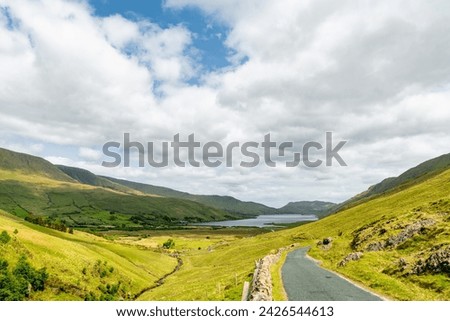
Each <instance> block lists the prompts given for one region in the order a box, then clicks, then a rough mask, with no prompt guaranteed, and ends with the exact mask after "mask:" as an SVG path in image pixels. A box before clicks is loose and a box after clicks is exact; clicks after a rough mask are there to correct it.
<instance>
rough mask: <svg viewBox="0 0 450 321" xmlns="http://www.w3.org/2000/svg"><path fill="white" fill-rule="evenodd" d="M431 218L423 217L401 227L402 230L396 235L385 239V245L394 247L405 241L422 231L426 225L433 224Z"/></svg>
mask: <svg viewBox="0 0 450 321" xmlns="http://www.w3.org/2000/svg"><path fill="white" fill-rule="evenodd" d="M435 223H436V222H435V221H434V220H433V219H425V220H421V221H418V222H415V223H412V224H410V225H407V226H405V227H403V230H402V231H401V232H400V233H398V234H397V235H393V236H391V237H389V238H388V239H387V240H386V243H385V247H390V248H393V247H396V246H397V245H399V244H401V243H403V242H405V241H406V240H408V239H410V238H411V237H413V236H414V235H416V234H418V233H421V232H423V231H424V230H425V229H426V228H427V227H428V226H431V225H434V224H435Z"/></svg>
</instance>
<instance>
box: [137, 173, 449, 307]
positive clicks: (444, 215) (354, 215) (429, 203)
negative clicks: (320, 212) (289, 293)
mask: <svg viewBox="0 0 450 321" xmlns="http://www.w3.org/2000/svg"><path fill="white" fill-rule="evenodd" d="M449 216H450V171H449V170H447V171H445V172H443V173H441V174H439V175H437V176H434V177H433V178H431V179H428V180H426V181H423V182H421V183H419V184H417V185H414V186H410V187H409V188H407V189H404V190H402V191H400V192H397V193H395V194H390V195H386V196H382V197H378V198H375V199H372V200H370V201H368V202H366V203H363V204H360V205H358V206H356V207H352V208H351V209H348V210H345V211H343V212H340V213H337V214H336V215H332V216H330V217H327V218H324V219H322V220H320V221H317V222H314V223H310V224H306V225H303V226H300V227H298V228H294V229H289V230H283V231H279V232H273V233H268V234H264V235H260V236H256V237H253V238H247V239H242V240H238V241H233V242H225V243H223V244H221V245H218V246H215V247H213V248H212V249H211V251H207V250H201V251H197V252H192V253H191V254H189V255H187V256H186V257H184V260H185V264H184V265H183V267H182V269H181V270H180V271H179V272H177V273H176V274H174V275H173V276H171V277H170V278H168V279H167V280H166V282H165V284H164V285H163V286H161V287H159V288H156V289H154V290H152V291H150V292H148V293H146V294H145V295H144V296H143V297H142V298H141V299H152V300H158V299H161V300H200V299H234V300H239V298H240V292H241V290H242V285H243V282H244V281H245V280H249V279H250V278H251V274H252V271H253V268H254V261H255V260H256V259H258V258H261V257H262V256H264V255H266V254H267V253H269V252H270V251H273V250H274V249H277V248H279V247H282V246H287V245H290V244H292V243H297V244H298V245H303V246H311V247H312V249H311V251H310V254H311V255H312V256H313V257H315V258H317V259H320V260H321V261H322V262H323V265H324V266H325V267H327V268H330V269H333V270H336V271H338V272H339V273H342V274H344V275H346V276H348V277H349V278H351V279H353V280H355V281H357V282H359V283H361V284H363V285H365V286H367V287H369V288H372V289H373V290H374V291H375V292H377V293H379V294H382V295H386V296H388V297H390V298H393V299H400V300H449V299H450V280H449V272H448V270H447V272H445V263H444V265H443V266H442V267H443V268H444V271H443V272H437V271H435V272H433V271H431V270H427V269H423V270H422V271H421V272H420V273H417V271H420V268H417V267H418V266H419V265H420V264H419V263H420V262H427V260H429V258H430V257H433V255H434V257H436V255H437V256H439V254H436V253H439V251H444V250H445V248H446V247H447V246H449V245H450V228H449V224H450V223H449V220H450V218H449ZM424 222H428V223H424ZM414 224H423V225H424V226H423V228H419V232H417V233H415V234H414V233H412V236H410V237H406V238H402V237H399V236H401V235H402V234H401V233H402V232H403V231H405V230H408V231H410V230H414V229H413V228H412V227H411V226H414ZM327 237H331V238H332V239H333V241H332V245H331V247H330V248H328V249H327V248H323V247H322V246H317V243H318V241H320V240H322V239H324V238H327ZM355 239H356V242H355ZM389 239H391V240H398V239H403V241H401V242H399V243H398V244H396V245H395V246H387V247H385V248H382V249H379V250H378V251H368V250H367V247H368V246H369V244H372V243H376V242H380V243H382V244H384V243H385V242H386V241H387V240H389ZM358 240H362V241H361V242H359V241H358ZM352 245H353V247H352ZM353 252H362V253H363V254H362V257H361V259H360V260H358V261H350V262H349V263H347V264H346V265H345V266H344V267H339V266H338V265H339V263H340V262H341V261H342V260H343V259H344V258H345V257H346V256H347V255H348V254H349V253H353ZM400 262H402V263H400ZM404 264H406V265H404ZM403 265H404V266H403ZM416 270H417V271H416ZM299 273H301V272H300V271H299ZM174 289H176V291H174Z"/></svg>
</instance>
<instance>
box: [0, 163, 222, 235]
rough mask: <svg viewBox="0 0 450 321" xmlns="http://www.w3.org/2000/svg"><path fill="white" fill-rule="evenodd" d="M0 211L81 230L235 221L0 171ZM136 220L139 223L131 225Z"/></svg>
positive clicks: (197, 207)
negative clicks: (54, 220) (43, 218)
mask: <svg viewBox="0 0 450 321" xmlns="http://www.w3.org/2000/svg"><path fill="white" fill-rule="evenodd" d="M0 209H3V210H6V211H8V212H9V213H12V214H15V215H17V216H20V217H25V216H26V215H28V213H33V214H35V215H46V216H52V215H53V216H56V217H58V218H61V219H64V220H65V221H66V222H67V224H68V225H72V226H80V227H82V226H110V227H112V226H115V227H118V228H121V227H122V224H124V225H125V226H126V227H135V226H142V225H144V224H149V225H152V224H156V225H157V226H158V225H164V224H169V223H170V222H171V221H174V222H176V221H179V220H187V221H192V220H193V221H197V220H199V221H210V220H218V219H226V218H230V215H229V214H228V213H226V212H224V211H221V210H218V209H214V208H211V207H207V206H205V205H202V204H199V203H196V202H192V201H189V200H178V199H173V198H166V197H154V196H150V195H137V194H128V193H123V192H119V191H112V190H110V189H108V188H102V187H93V186H90V185H84V184H79V183H75V182H70V181H60V180H55V179H52V178H48V177H45V176H40V175H36V174H29V173H26V172H22V171H12V170H0ZM132 216H135V217H137V218H138V219H139V221H135V222H133V221H130V219H131V217H132Z"/></svg>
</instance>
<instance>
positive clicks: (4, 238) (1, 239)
mask: <svg viewBox="0 0 450 321" xmlns="http://www.w3.org/2000/svg"><path fill="white" fill-rule="evenodd" d="M9 241H11V236H9V234H8V232H6V231H3V232H2V233H1V234H0V243H3V244H6V243H8V242H9Z"/></svg>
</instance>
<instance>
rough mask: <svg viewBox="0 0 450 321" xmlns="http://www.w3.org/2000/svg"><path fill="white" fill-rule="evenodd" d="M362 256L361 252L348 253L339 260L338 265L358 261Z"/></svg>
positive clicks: (342, 265) (341, 265)
mask: <svg viewBox="0 0 450 321" xmlns="http://www.w3.org/2000/svg"><path fill="white" fill-rule="evenodd" d="M362 256H363V253H362V252H353V253H350V254H348V255H347V256H346V257H345V258H344V259H343V260H342V261H341V262H339V264H338V266H339V267H344V266H346V265H347V263H348V262H350V261H358V260H359V259H361V257H362Z"/></svg>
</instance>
